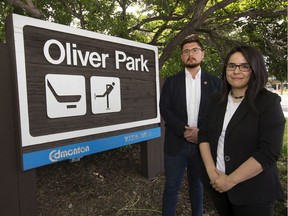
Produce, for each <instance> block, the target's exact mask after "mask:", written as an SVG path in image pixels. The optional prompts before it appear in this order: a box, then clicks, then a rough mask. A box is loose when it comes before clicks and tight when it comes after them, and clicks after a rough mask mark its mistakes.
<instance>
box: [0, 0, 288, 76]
mask: <svg viewBox="0 0 288 216" xmlns="http://www.w3.org/2000/svg"><path fill="white" fill-rule="evenodd" d="M10 2H12V1H9V2H8V0H6V1H1V5H0V19H1V21H2V22H1V23H0V39H1V41H2V42H5V37H4V21H5V19H6V17H7V15H8V14H9V13H11V12H14V13H18V14H22V15H26V16H31V15H32V14H33V10H34V9H35V8H36V9H38V12H40V13H41V19H44V20H49V21H53V22H56V23H61V24H64V25H73V26H76V27H78V28H83V29H87V30H90V31H95V32H98V33H103V34H108V35H113V36H117V37H122V38H127V39H130V40H135V41H139V42H143V43H147V44H151V45H155V46H157V47H158V48H159V63H160V70H161V76H162V77H167V76H170V75H172V74H174V73H177V72H178V71H179V70H181V68H182V64H181V60H180V55H179V52H178V51H177V50H178V44H179V43H180V42H181V40H182V39H183V38H184V37H185V36H187V35H189V34H192V33H197V34H199V35H200V36H201V37H202V38H203V41H204V42H203V43H204V45H205V47H206V48H205V53H206V56H205V60H204V62H203V67H204V68H205V69H206V70H207V71H210V72H211V73H213V74H216V75H219V74H220V73H221V70H222V61H223V58H224V57H225V56H226V54H227V52H228V51H229V50H230V49H231V48H232V47H233V46H235V45H236V44H241V43H244V44H250V45H253V46H255V47H257V48H258V49H260V50H261V52H262V53H263V54H264V56H265V59H266V61H267V66H268V69H269V73H270V75H274V76H275V77H276V78H277V79H278V80H280V81H285V80H286V79H287V16H286V15H287V11H286V8H287V5H288V3H287V1H285V0H277V1H271V0H241V1H237V0H222V1H217V0H206V1H200V0H177V1H175V0H166V1H164V0H141V1H140V0H116V1H113V0H97V1H96V0H77V1H71V0H59V1H55V0H37V1H36V0H32V1H31V2H32V3H33V4H34V6H35V8H33V7H31V6H30V5H29V7H28V5H26V6H27V7H25V8H24V7H19V6H17V5H16V3H15V2H18V3H20V2H21V3H22V4H26V2H27V1H24V0H14V1H13V2H14V5H11V4H12V3H10ZM134 6H137V7H136V10H135V11H131V10H129V9H131V8H132V7H134ZM34 16H35V14H34Z"/></svg>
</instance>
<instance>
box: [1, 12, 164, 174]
mask: <svg viewBox="0 0 288 216" xmlns="http://www.w3.org/2000/svg"><path fill="white" fill-rule="evenodd" d="M6 28H7V29H6V30H7V31H6V35H7V43H8V47H9V53H10V54H9V55H10V58H12V59H13V61H12V62H13V65H12V70H13V72H14V73H13V74H14V76H15V79H14V80H15V83H14V84H15V89H16V94H15V95H16V98H15V99H16V101H17V103H16V104H17V112H18V113H19V120H18V121H17V122H18V123H19V124H18V125H19V128H18V131H19V133H18V134H19V142H20V143H21V144H20V150H21V161H22V168H23V170H28V169H32V168H36V167H39V166H43V165H46V164H50V163H54V162H57V161H62V160H67V159H74V158H79V157H83V156H85V155H90V154H94V153H97V152H101V151H105V150H109V149H112V148H117V147H121V146H125V145H129V144H133V143H138V142H142V141H146V140H149V139H154V138H158V137H159V136H160V127H159V123H160V114H159V107H158V102H159V70H158V50H157V47H155V46H151V45H148V44H143V43H139V42H135V41H131V40H126V39H122V38H118V37H112V36H108V35H104V34H98V33H95V32H91V31H86V30H82V29H77V28H73V27H69V26H65V25H60V24H56V23H51V22H47V21H42V20H38V19H33V18H29V17H24V16H20V15H16V14H11V16H10V17H9V19H8V20H7V25H6Z"/></svg>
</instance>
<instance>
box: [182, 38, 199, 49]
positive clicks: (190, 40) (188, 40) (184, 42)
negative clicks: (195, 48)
mask: <svg viewBox="0 0 288 216" xmlns="http://www.w3.org/2000/svg"><path fill="white" fill-rule="evenodd" d="M193 42H194V43H198V45H199V46H200V47H201V49H203V45H202V43H201V41H200V39H199V37H198V35H196V34H191V35H188V36H187V37H185V38H184V40H183V41H182V42H181V43H180V47H181V50H182V49H183V46H184V45H185V44H187V43H193Z"/></svg>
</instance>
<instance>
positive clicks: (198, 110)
mask: <svg viewBox="0 0 288 216" xmlns="http://www.w3.org/2000/svg"><path fill="white" fill-rule="evenodd" d="M180 46H181V51H182V54H181V59H182V61H183V64H184V66H185V70H184V71H182V72H180V73H178V74H176V75H174V76H171V77H168V78H167V79H166V81H165V83H164V85H163V87H162V92H161V97H160V112H161V116H162V118H163V119H164V121H165V127H166V130H165V141H164V169H165V176H166V182H165V188H164V192H163V198H162V202H163V207H162V215H163V216H173V215H175V211H176V205H177V200H178V192H179V189H180V187H181V184H182V180H183V176H184V173H185V170H186V169H187V177H188V183H189V197H190V202H191V209H192V216H202V214H203V186H202V182H201V179H200V178H201V170H202V162H201V157H200V153H199V147H198V144H197V142H198V127H199V125H200V124H201V119H202V118H203V114H204V112H205V109H206V107H207V105H208V99H209V97H210V95H211V94H213V93H214V92H216V91H218V89H219V85H220V80H219V79H218V78H217V77H213V76H211V75H209V74H208V73H206V72H204V71H203V70H202V69H201V66H200V64H201V62H202V60H203V58H204V55H205V52H204V50H203V46H202V44H201V41H200V40H199V38H198V36H197V35H190V36H188V37H186V38H185V39H184V40H183V41H182V43H181V44H180Z"/></svg>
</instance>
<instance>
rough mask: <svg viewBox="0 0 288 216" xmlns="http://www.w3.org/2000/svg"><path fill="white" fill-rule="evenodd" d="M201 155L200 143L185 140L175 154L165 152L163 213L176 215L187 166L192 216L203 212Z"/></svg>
mask: <svg viewBox="0 0 288 216" xmlns="http://www.w3.org/2000/svg"><path fill="white" fill-rule="evenodd" d="M201 167H202V162H201V156H200V152H199V148H198V144H193V143H188V142H185V143H184V145H183V148H182V149H181V151H180V152H179V153H178V154H177V155H175V156H169V155H167V154H164V169H165V176H166V182H165V188H164V193H163V199H162V204H163V207H162V215H163V216H174V215H175V211H176V206H177V201H178V192H179V190H180V187H181V184H182V180H183V176H184V173H185V170H186V168H187V177H188V184H189V197H190V201H191V209H192V216H202V214H203V185H202V182H201Z"/></svg>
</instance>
